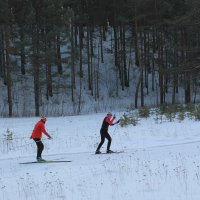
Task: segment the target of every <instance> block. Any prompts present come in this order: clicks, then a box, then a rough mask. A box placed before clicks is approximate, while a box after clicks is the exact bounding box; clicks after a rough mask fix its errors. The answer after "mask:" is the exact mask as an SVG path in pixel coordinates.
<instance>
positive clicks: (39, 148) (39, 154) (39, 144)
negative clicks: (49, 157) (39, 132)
mask: <svg viewBox="0 0 200 200" xmlns="http://www.w3.org/2000/svg"><path fill="white" fill-rule="evenodd" d="M33 140H34V141H35V143H36V145H37V159H38V158H41V157H42V151H43V149H44V145H43V143H42V141H41V139H39V138H34V139H33Z"/></svg>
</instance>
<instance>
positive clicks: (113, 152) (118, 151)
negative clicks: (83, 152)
mask: <svg viewBox="0 0 200 200" xmlns="http://www.w3.org/2000/svg"><path fill="white" fill-rule="evenodd" d="M115 153H124V151H113V152H112V153H107V152H101V153H97V154H96V153H95V155H101V154H108V155H109V154H115Z"/></svg>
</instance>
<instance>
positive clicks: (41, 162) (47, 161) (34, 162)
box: [19, 160, 72, 164]
mask: <svg viewBox="0 0 200 200" xmlns="http://www.w3.org/2000/svg"><path fill="white" fill-rule="evenodd" d="M65 162H72V161H71V160H45V161H33V162H23V163H19V164H36V163H40V164H45V163H65Z"/></svg>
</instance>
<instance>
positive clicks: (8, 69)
mask: <svg viewBox="0 0 200 200" xmlns="http://www.w3.org/2000/svg"><path fill="white" fill-rule="evenodd" d="M9 43H10V42H9V30H8V28H7V29H6V30H5V54H6V55H5V56H6V77H7V80H6V83H7V97H8V114H9V117H12V115H13V107H12V80H11V66H10V56H9V54H10V52H9V51H10V50H9V49H10V44H9Z"/></svg>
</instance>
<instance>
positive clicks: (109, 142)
mask: <svg viewBox="0 0 200 200" xmlns="http://www.w3.org/2000/svg"><path fill="white" fill-rule="evenodd" d="M100 133H101V142H100V143H99V146H98V147H97V151H99V150H100V148H101V146H102V145H103V143H104V141H105V138H106V139H107V140H108V144H107V150H110V145H111V141H112V138H111V137H110V135H109V133H108V131H107V130H101V131H100Z"/></svg>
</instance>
